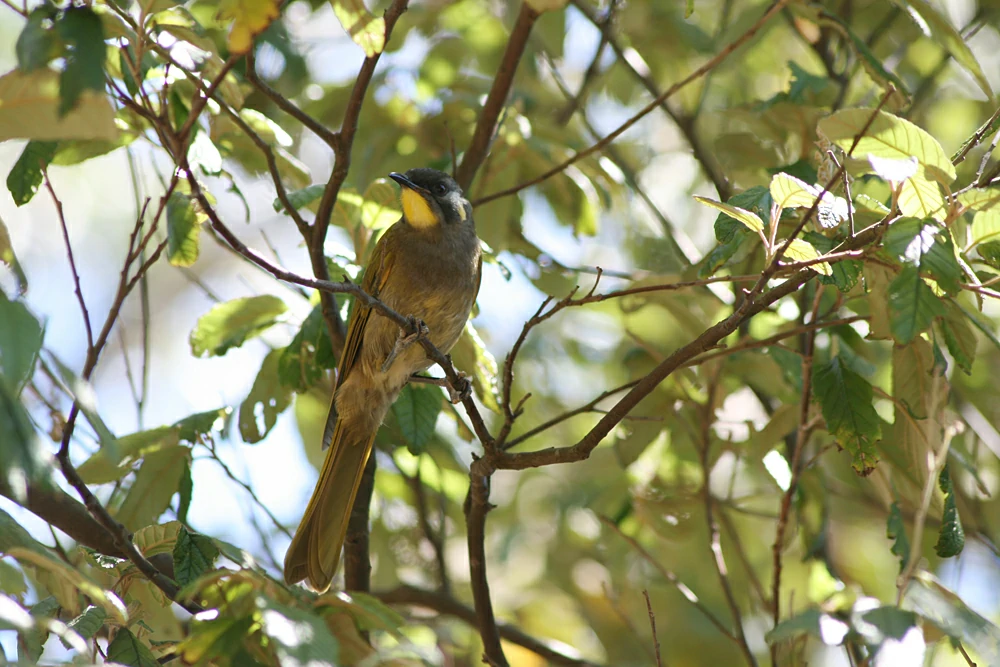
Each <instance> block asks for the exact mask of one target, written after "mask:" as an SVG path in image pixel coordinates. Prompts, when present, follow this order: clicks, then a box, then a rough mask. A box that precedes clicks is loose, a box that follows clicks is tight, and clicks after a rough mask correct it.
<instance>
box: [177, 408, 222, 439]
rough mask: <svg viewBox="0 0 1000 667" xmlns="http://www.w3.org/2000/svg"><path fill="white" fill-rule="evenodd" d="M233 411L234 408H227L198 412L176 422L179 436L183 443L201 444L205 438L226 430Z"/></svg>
mask: <svg viewBox="0 0 1000 667" xmlns="http://www.w3.org/2000/svg"><path fill="white" fill-rule="evenodd" d="M232 411H233V410H232V408H230V407H225V408H218V409H216V410H206V411H205V412H196V413H195V414H193V415H188V416H187V417H185V418H184V419H181V420H178V421H177V422H175V423H174V427H176V428H177V429H178V436H179V437H180V439H181V440H182V441H184V442H190V443H191V444H194V443H197V442H200V441H201V439H202V437H203V436H206V435H209V434H210V433H212V432H213V431H221V430H222V429H223V428H225V425H226V420H228V418H229V415H230V414H231V413H232Z"/></svg>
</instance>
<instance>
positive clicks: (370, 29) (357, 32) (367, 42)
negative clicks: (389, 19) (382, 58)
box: [330, 0, 385, 58]
mask: <svg viewBox="0 0 1000 667" xmlns="http://www.w3.org/2000/svg"><path fill="white" fill-rule="evenodd" d="M330 4H331V5H332V6H333V13H334V15H335V16H336V17H337V20H338V21H340V25H342V26H344V30H346V31H347V34H348V35H350V36H351V39H353V40H354V43H355V44H357V45H358V46H360V47H361V48H362V50H364V52H365V56H367V57H369V58H371V57H372V56H374V55H376V54H378V53H382V49H384V48H385V19H384V18H383V17H381V16H379V17H377V18H376V17H375V16H373V15H372V13H371V12H369V11H368V9H367V8H366V7H365V3H364V2H363V1H362V0H330Z"/></svg>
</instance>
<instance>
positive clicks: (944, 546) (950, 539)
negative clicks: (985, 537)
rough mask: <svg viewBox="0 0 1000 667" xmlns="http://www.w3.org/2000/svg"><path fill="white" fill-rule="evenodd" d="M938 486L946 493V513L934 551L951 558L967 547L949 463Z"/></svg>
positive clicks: (943, 470)
mask: <svg viewBox="0 0 1000 667" xmlns="http://www.w3.org/2000/svg"><path fill="white" fill-rule="evenodd" d="M938 486H939V487H940V488H941V493H943V494H944V514H943V515H942V516H941V530H940V531H939V532H938V540H937V544H935V545H934V551H935V553H937V555H938V556H940V557H941V558H951V557H952V556H957V555H958V554H960V553H962V549H963V548H965V530H963V529H962V519H961V518H960V517H959V516H958V506H957V505H956V504H955V488H954V486H953V485H952V481H951V473H950V469H949V464H947V463H946V464H945V465H944V468H943V469H942V470H941V475H940V476H939V477H938Z"/></svg>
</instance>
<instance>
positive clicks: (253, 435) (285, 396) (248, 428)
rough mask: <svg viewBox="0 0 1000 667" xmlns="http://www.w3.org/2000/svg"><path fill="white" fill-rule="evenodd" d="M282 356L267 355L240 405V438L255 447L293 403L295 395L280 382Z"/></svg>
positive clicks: (272, 352)
mask: <svg viewBox="0 0 1000 667" xmlns="http://www.w3.org/2000/svg"><path fill="white" fill-rule="evenodd" d="M282 356H283V352H282V350H271V351H270V352H268V354H267V356H266V357H264V361H263V363H262V364H261V365H260V370H259V371H258V372H257V377H256V379H254V381H253V387H251V388H250V393H249V394H247V397H246V399H245V400H244V401H243V402H242V403H241V404H240V417H239V423H240V436H241V437H242V438H243V442H247V443H250V444H253V443H256V442H260V441H261V440H263V439H264V438H265V437H266V436H267V434H268V433H270V432H271V429H272V428H274V424H275V423H276V422H277V421H278V415H280V414H281V413H282V412H284V411H285V409H286V408H288V406H289V405H291V403H292V391H291V389H289V388H288V387H287V386H286V385H285V384H284V383H282V382H281V378H280V375H279V364H280V363H281V358H282ZM261 419H263V428H261V421H260V420H261Z"/></svg>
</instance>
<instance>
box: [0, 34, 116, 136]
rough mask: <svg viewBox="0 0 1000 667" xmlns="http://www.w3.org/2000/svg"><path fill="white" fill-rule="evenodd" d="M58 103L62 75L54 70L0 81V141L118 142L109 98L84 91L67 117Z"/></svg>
mask: <svg viewBox="0 0 1000 667" xmlns="http://www.w3.org/2000/svg"><path fill="white" fill-rule="evenodd" d="M102 53H103V50H102ZM102 81H103V80H102ZM59 100H60V98H59V74H58V73H56V72H53V71H52V70H49V69H40V70H37V71H34V72H31V73H30V74H25V73H22V72H19V71H17V70H15V71H13V72H9V73H7V74H5V75H3V76H2V77H0V141H6V140H7V139H19V138H20V139H38V140H42V141H55V140H59V139H105V140H107V141H113V140H115V139H116V138H117V136H118V128H117V127H116V126H115V113H114V110H113V109H112V108H111V104H110V102H109V101H108V97H107V96H106V95H103V94H101V95H99V94H97V93H95V92H93V91H90V90H84V91H83V92H82V94H81V95H80V99H79V103H78V104H77V105H76V106H75V107H74V108H73V110H72V111H69V112H68V113H66V114H60V113H59Z"/></svg>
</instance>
